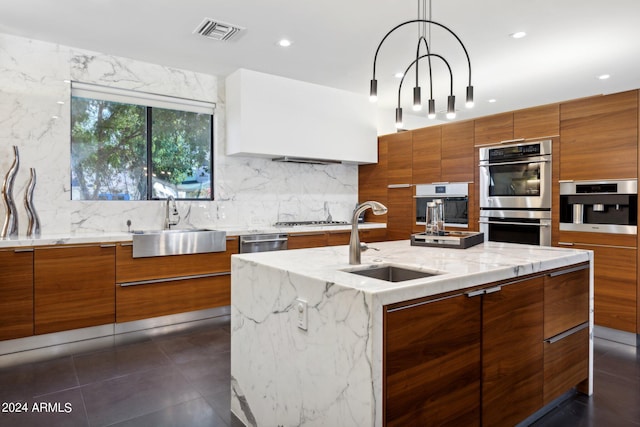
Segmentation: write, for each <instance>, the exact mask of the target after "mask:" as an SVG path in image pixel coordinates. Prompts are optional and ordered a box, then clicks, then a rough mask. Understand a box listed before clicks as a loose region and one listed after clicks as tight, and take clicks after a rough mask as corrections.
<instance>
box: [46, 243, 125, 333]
mask: <svg viewBox="0 0 640 427" xmlns="http://www.w3.org/2000/svg"><path fill="white" fill-rule="evenodd" d="M114 320H115V245H114V244H105V245H99V244H98V245H80V246H71V245H69V246H56V247H38V248H35V250H34V324H35V325H34V326H35V334H46V333H51V332H59V331H65V330H70V329H77V328H85V327H89V326H98V325H104V324H108V323H113V322H114Z"/></svg>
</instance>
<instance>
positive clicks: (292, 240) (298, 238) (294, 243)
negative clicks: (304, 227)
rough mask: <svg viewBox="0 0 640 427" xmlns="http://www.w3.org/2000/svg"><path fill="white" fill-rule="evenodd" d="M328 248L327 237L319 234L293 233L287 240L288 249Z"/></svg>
mask: <svg viewBox="0 0 640 427" xmlns="http://www.w3.org/2000/svg"><path fill="white" fill-rule="evenodd" d="M322 246H327V235H326V234H325V233H324V232H317V233H291V234H289V237H288V239H287V248H288V249H307V248H319V247H322Z"/></svg>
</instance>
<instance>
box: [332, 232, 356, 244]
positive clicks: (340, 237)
mask: <svg viewBox="0 0 640 427" xmlns="http://www.w3.org/2000/svg"><path fill="white" fill-rule="evenodd" d="M358 237H359V238H360V241H361V242H363V240H362V231H358ZM349 239H351V231H328V232H327V245H329V246H339V245H348V244H349Z"/></svg>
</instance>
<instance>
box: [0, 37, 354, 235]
mask: <svg viewBox="0 0 640 427" xmlns="http://www.w3.org/2000/svg"><path fill="white" fill-rule="evenodd" d="M0 64H1V65H0V179H4V176H5V174H6V173H7V171H8V169H9V167H10V165H11V162H12V161H13V150H12V146H13V145H17V146H18V148H19V151H20V160H21V166H20V170H19V173H18V175H17V177H16V180H15V189H14V199H15V201H16V205H17V206H18V211H19V217H18V218H19V231H20V234H21V235H22V234H24V233H25V232H26V227H27V217H26V210H25V209H24V203H23V200H24V190H25V186H26V184H27V181H28V179H29V168H30V167H34V168H35V169H36V173H37V177H38V180H37V185H36V189H35V196H34V204H35V207H36V210H37V211H38V214H39V216H40V220H41V223H42V232H43V234H45V235H47V234H48V235H50V234H67V233H88V232H96V231H124V230H126V229H127V227H126V221H127V219H130V220H131V221H132V223H133V225H132V228H134V229H153V228H160V227H161V226H162V223H163V215H164V205H163V204H162V202H161V201H140V202H125V201H111V202H109V201H85V202H80V201H71V188H70V185H71V184H70V115H69V100H70V85H69V84H67V83H64V80H75V81H82V82H87V83H96V84H101V85H108V86H114V87H119V88H126V89H136V90H141V91H145V92H151V93H159V94H165V95H173V96H180V97H185V98H193V99H200V100H205V101H211V102H216V103H217V109H216V115H215V123H214V126H215V131H214V138H215V147H214V150H215V154H214V155H215V158H214V168H215V170H214V178H215V182H214V184H215V188H214V194H215V198H216V200H215V201H201V202H195V201H194V202H186V201H185V202H178V207H179V210H180V211H181V216H182V218H183V220H182V222H181V224H180V225H181V226H187V225H192V226H195V227H216V226H217V227H236V226H239V227H247V228H253V229H259V228H264V227H265V226H269V225H272V224H273V223H274V222H276V221H286V220H318V219H325V218H326V217H327V215H328V214H331V215H332V217H333V219H334V220H347V219H349V217H350V214H351V211H352V210H353V207H354V206H355V204H356V202H357V181H358V173H357V166H354V165H328V166H324V165H301V164H290V163H274V162H271V161H270V160H265V159H257V158H232V157H227V156H225V154H224V153H225V100H224V92H225V91H224V87H222V86H223V85H224V79H218V78H217V77H216V76H213V75H207V74H202V73H195V72H191V71H186V70H179V69H175V68H169V67H164V66H161V65H156V64H149V63H145V62H141V61H136V60H132V59H127V58H121V57H115V56H110V55H106V54H101V53H96V52H90V51H86V50H81V49H75V48H73V47H68V46H62V45H57V44H52V43H45V42H40V41H36V40H30V39H25V38H21V37H15V36H10V35H4V34H0ZM58 101H64V102H65V104H64V105H60V104H58ZM53 116H57V117H58V118H53ZM4 214H5V207H4V204H2V203H0V215H1V216H0V221H2V220H3V219H4Z"/></svg>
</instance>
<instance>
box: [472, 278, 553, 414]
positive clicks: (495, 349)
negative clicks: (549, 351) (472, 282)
mask: <svg viewBox="0 0 640 427" xmlns="http://www.w3.org/2000/svg"><path fill="white" fill-rule="evenodd" d="M542 304H543V278H542V277H537V278H533V279H529V280H526V281H523V282H518V283H514V284H511V285H507V286H503V287H502V288H501V289H500V290H499V291H497V292H493V293H489V294H487V295H485V296H483V309H482V310H483V311H482V317H483V322H482V424H483V425H485V426H514V425H516V424H517V423H519V422H520V421H522V420H524V419H525V418H527V417H528V416H529V415H531V414H533V413H534V412H536V411H537V410H538V409H540V408H541V407H542V397H543V396H542V393H543V380H544V377H543V340H542V335H543V306H542Z"/></svg>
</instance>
